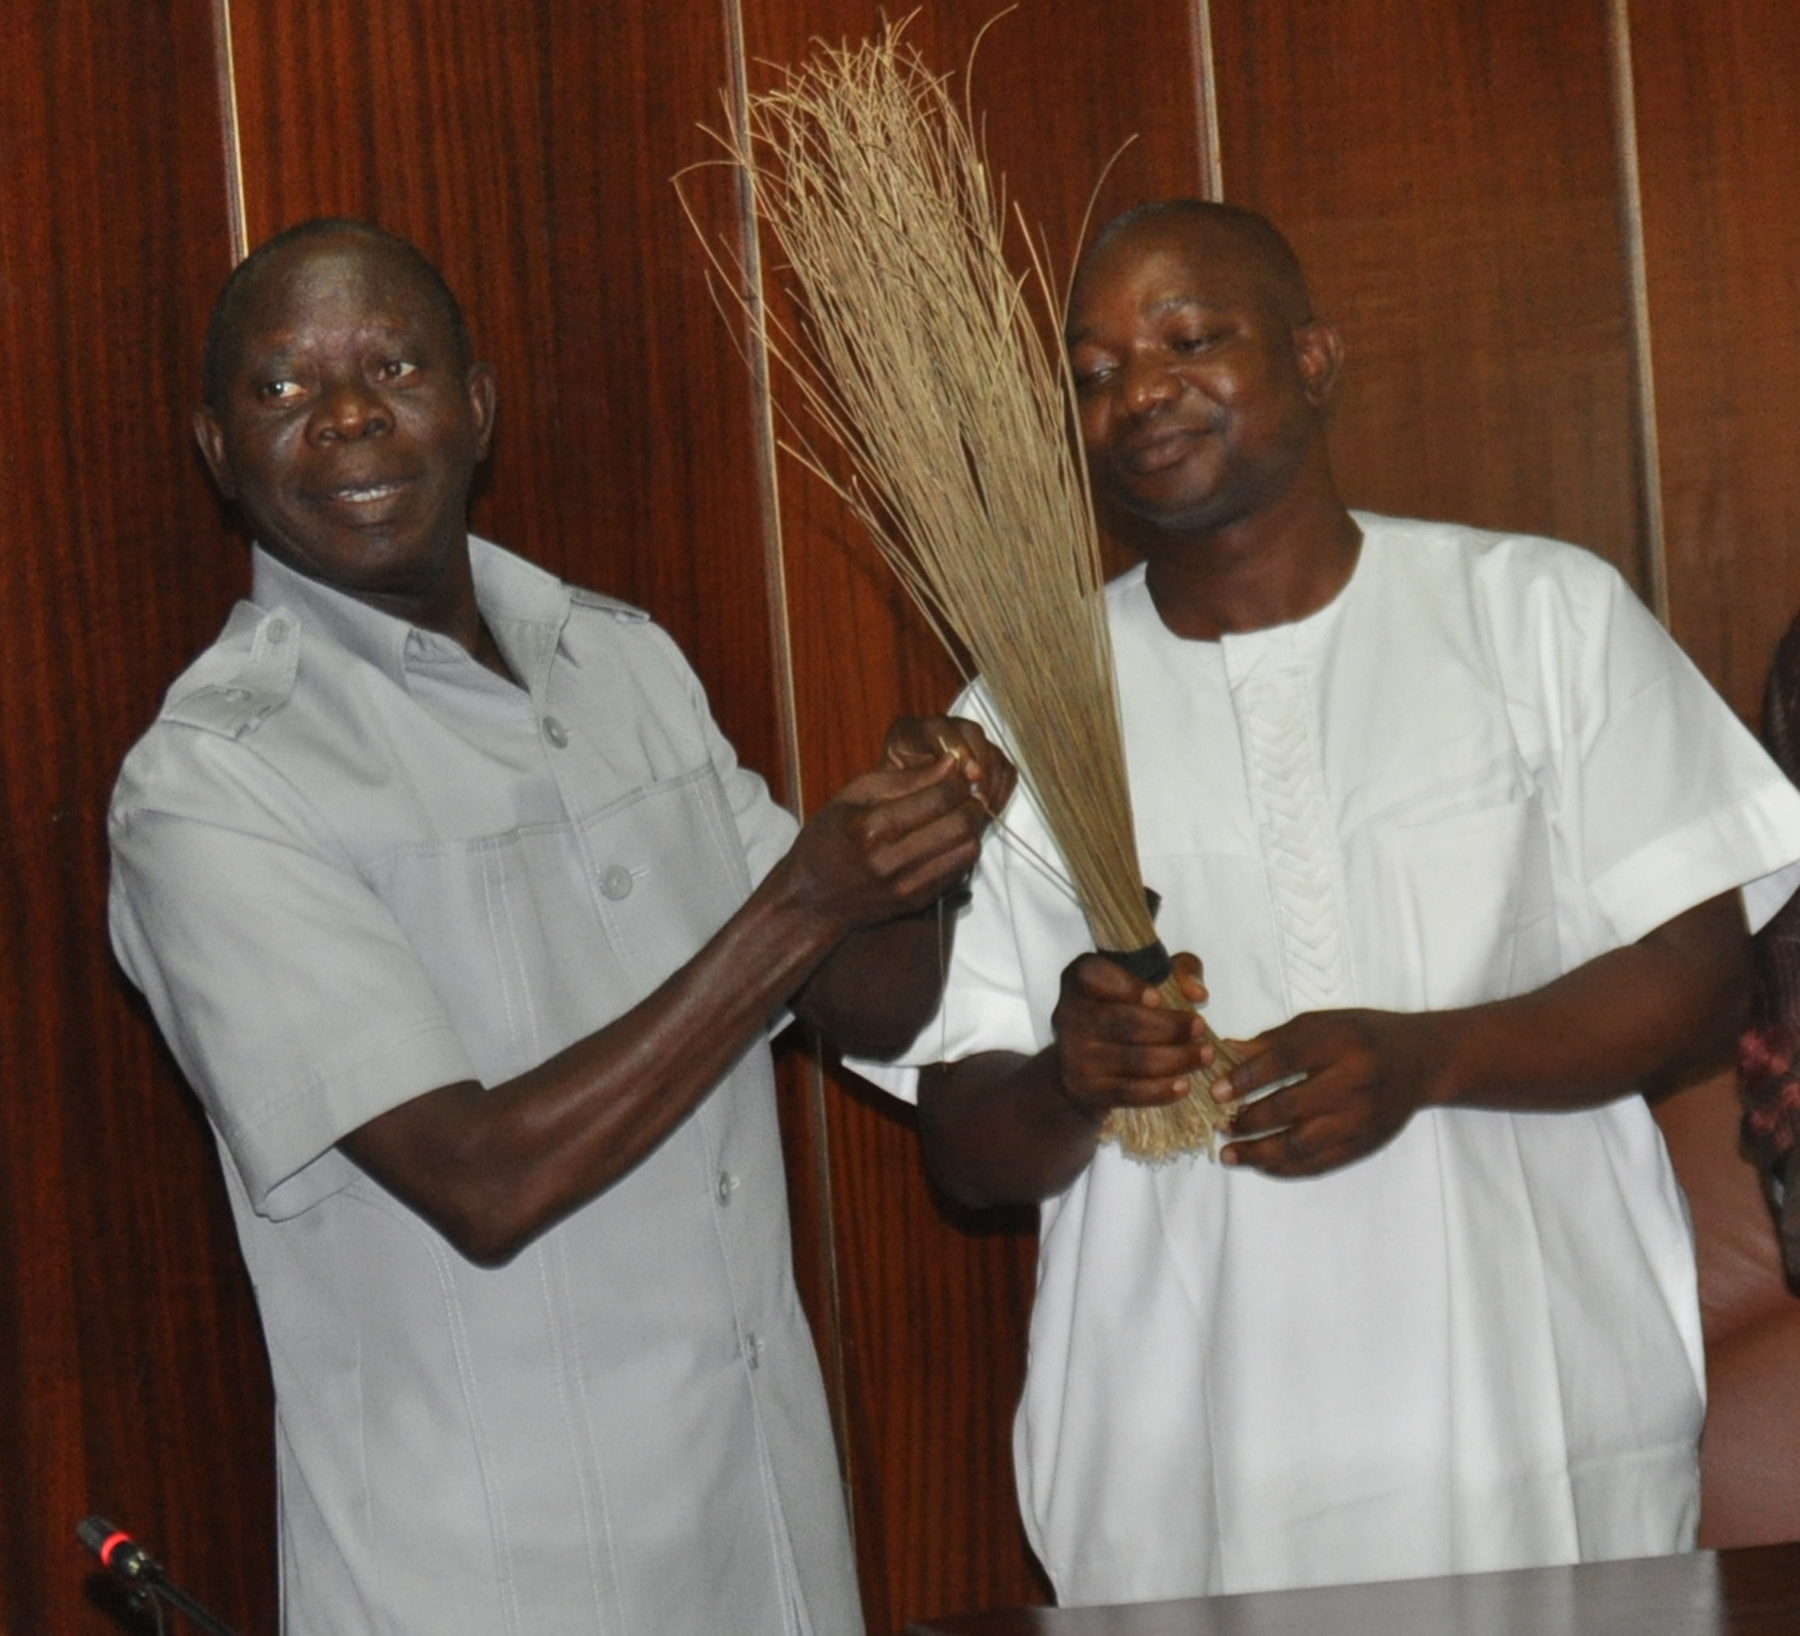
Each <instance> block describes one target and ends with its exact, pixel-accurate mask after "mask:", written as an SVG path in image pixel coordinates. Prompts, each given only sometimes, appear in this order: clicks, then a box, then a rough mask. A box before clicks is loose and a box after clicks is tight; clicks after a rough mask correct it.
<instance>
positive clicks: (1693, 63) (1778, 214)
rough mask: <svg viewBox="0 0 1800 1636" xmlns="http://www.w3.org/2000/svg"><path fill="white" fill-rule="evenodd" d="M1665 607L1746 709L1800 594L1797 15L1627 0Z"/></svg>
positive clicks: (1778, 3)
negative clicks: (1794, 397)
mask: <svg viewBox="0 0 1800 1636" xmlns="http://www.w3.org/2000/svg"><path fill="white" fill-rule="evenodd" d="M1632 60H1633V63H1634V65H1635V68H1636V104H1637V117H1638V152H1639V168H1640V173H1641V176H1642V195H1643V220H1644V242H1645V251H1646V260H1647V264H1648V277H1647V283H1648V291H1649V315H1650V333H1651V342H1652V345H1651V355H1652V359H1653V362H1654V365H1655V378H1656V404H1657V422H1658V430H1659V443H1660V446H1661V455H1662V460H1661V476H1662V488H1663V504H1664V508H1665V517H1666V523H1665V528H1666V533H1667V537H1668V574H1669V602H1670V614H1671V618H1670V623H1671V626H1672V628H1673V629H1674V632H1675V634H1676V637H1677V638H1678V639H1679V640H1680V641H1681V642H1682V644H1683V645H1684V646H1685V647H1686V648H1687V649H1688V651H1689V652H1690V653H1691V654H1692V655H1693V656H1694V658H1695V660H1696V662H1697V663H1698V664H1699V665H1700V667H1701V669H1702V670H1704V671H1705V672H1706V673H1707V675H1708V676H1709V677H1711V678H1712V680H1713V681H1714V682H1715V683H1716V684H1717V685H1718V686H1719V687H1720V688H1721V689H1722V690H1723V691H1724V693H1725V695H1726V697H1727V698H1728V699H1729V700H1730V701H1731V702H1732V704H1733V705H1734V706H1736V708H1737V709H1738V711H1739V712H1740V713H1742V714H1743V715H1745V716H1746V717H1747V718H1749V719H1752V720H1754V719H1755V718H1756V716H1757V715H1758V712H1759V707H1760V704H1761V698H1762V688H1763V684H1764V681H1765V678H1766V677H1767V674H1768V668H1769V661H1770V659H1771V657H1772V655H1773V653H1774V649H1775V643H1776V642H1777V640H1778V639H1779V638H1780V635H1781V632H1782V630H1783V628H1784V627H1785V626H1786V624H1787V622H1788V620H1790V619H1791V618H1792V617H1793V615H1794V613H1795V611H1796V609H1800V484H1796V482H1795V476H1794V474H1795V472H1796V471H1800V429H1797V428H1800V419H1797V418H1796V416H1795V414H1794V413H1793V411H1792V409H1791V407H1790V399H1791V394H1792V383H1793V381H1794V379H1795V375H1796V373H1797V372H1800V324H1797V323H1796V322H1795V321H1794V318H1793V314H1794V312H1795V310H1796V307H1797V305H1800V166H1796V164H1795V155H1796V154H1797V153H1800V26H1797V24H1796V18H1795V14H1794V11H1793V8H1792V7H1791V6H1789V5H1787V4H1784V3H1783V0H1720V3H1719V4H1717V5H1709V6H1707V7H1705V8H1704V9H1696V8H1692V7H1682V6H1645V5H1639V6H1634V7H1633V8H1632Z"/></svg>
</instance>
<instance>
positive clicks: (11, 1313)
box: [0, 0, 274, 1633]
mask: <svg viewBox="0 0 1800 1636" xmlns="http://www.w3.org/2000/svg"><path fill="white" fill-rule="evenodd" d="M0 17H3V22H0V49H3V50H4V54H5V60H6V64H7V69H6V80H7V85H6V91H5V94H4V95H5V119H6V134H5V159H4V162H3V163H0V383H3V387H0V609H3V610H4V615H3V617H4V621H5V626H4V629H5V637H4V641H0V760H3V764H4V780H3V794H0V801H3V803H4V824H5V834H6V837H7V843H8V849H9V866H8V887H7V890H6V891H5V892H4V893H3V894H0V974H3V975H0V985H3V989H0V991H3V992H4V995H5V1002H4V1004H5V1017H4V1022H3V1024H0V1077H3V1081H4V1084H5V1085H6V1087H7V1094H6V1096H5V1097H4V1099H0V1485H3V1487H4V1490H5V1494H6V1507H5V1517H6V1526H5V1528H4V1530H0V1628H5V1629H8V1630H14V1631H34V1632H44V1633H60V1632H72V1631H93V1632H98V1631H103V1630H114V1629H116V1628H117V1626H116V1624H115V1623H114V1622H113V1620H112V1618H111V1617H110V1616H109V1615H108V1614H107V1613H106V1611H105V1605H106V1603H107V1602H108V1601H110V1603H111V1605H112V1606H114V1607H115V1608H116V1606H117V1603H118V1598H117V1597H116V1596H107V1595H106V1594H104V1593H102V1594H101V1595H100V1596H99V1597H98V1598H97V1599H96V1597H95V1596H93V1595H91V1594H90V1585H89V1581H90V1579H91V1578H93V1579H94V1580H95V1583H96V1585H98V1583H99V1581H98V1579H97V1575H98V1566H97V1564H95V1563H94V1562H93V1560H92V1559H91V1558H90V1557H88V1556H87V1554H86V1553H85V1552H83V1551H82V1550H81V1549H80V1548H79V1547H78V1546H77V1545H76V1543H75V1539H74V1529H75V1525H76V1523H77V1522H78V1521H79V1520H80V1519H81V1518H82V1517H83V1516H85V1515H87V1514H88V1513H90V1512H102V1513H105V1514H106V1515H108V1516H110V1517H111V1518H112V1520H113V1521H115V1522H117V1523H119V1524H121V1525H123V1526H126V1527H129V1528H131V1529H133V1530H135V1531H136V1532H137V1533H138V1534H139V1535H140V1536H141V1537H142V1538H143V1540H144V1541H145V1543H146V1544H147V1545H148V1546H150V1547H151V1548H152V1549H153V1550H154V1551H155V1552H156V1554H157V1555H159V1556H160V1557H162V1558H163V1560H164V1561H165V1562H166V1563H167V1564H168V1565H169V1567H170V1569H171V1571H172V1573H174V1574H175V1575H176V1576H177V1578H178V1580H179V1581H180V1582H181V1583H183V1584H184V1585H186V1586H187V1588H188V1589H189V1590H190V1591H191V1592H192V1594H194V1595H196V1596H198V1597H199V1598H201V1600H203V1601H204V1602H206V1603H208V1604H209V1605H210V1606H212V1607H213V1608H215V1609H216V1610H217V1611H218V1613H219V1614H220V1615H221V1616H223V1617H225V1618H227V1619H230V1620H233V1621H236V1622H237V1623H239V1624H240V1625H242V1626H243V1627H245V1628H246V1629H248V1630H254V1629H269V1628H271V1627H272V1621H273V1610H274V1561H273V1556H272V1554H271V1552H270V1551H269V1549H268V1541H269V1537H270V1531H269V1527H268V1522H267V1518H268V1514H269V1510H270V1507H271V1504H272V1494H271V1482H270V1452H271V1451H270V1444H269V1433H268V1428H269V1402H268V1385H267V1370H266V1366H265V1364H264V1362H263V1358H262V1349H261V1344H260V1341H259V1339H258V1338H257V1334H256V1330H255V1326H254V1319H253V1315H252V1311H251V1303H250V1298H249V1290H248V1284H247V1280H246V1278H245V1276H244V1273H243V1271H242V1268H241V1265H240V1264H239V1262H238V1260H237V1255H236V1250H235V1244H234V1240H233V1236H232V1232H231V1227H230V1223H229V1219H228V1216H227V1212H226V1210H225V1205H224V1196H223V1189H222V1186H221V1184H220V1182H219V1180H218V1177H217V1174H216V1166H215V1162H214V1159H213V1156H212V1150H211V1143H210V1141H209V1140H208V1139H207V1137H206V1134H205V1131H204V1128H203V1125H202V1123H201V1121H200V1120H199V1118H198V1116H197V1114H196V1112H195V1110H194V1109H193V1107H192V1105H191V1103H188V1102H186V1101H185V1099H184V1092H183V1091H182V1090H181V1088H180V1086H179V1081H178V1079H177V1077H176V1075H175V1074H174V1073H173V1071H172V1070H171V1068H170V1067H169V1065H168V1063H167V1061H166V1059H165V1058H164V1057H163V1055H162V1053H161V1050H160V1048H159V1047H158V1045H157V1044H156V1040H155V1035H154V1031H153V1030H152V1029H151V1028H150V1027H149V1026H148V1024H147V1022H146V1020H145V1019H144V1017H143V1016H142V1015H141V1014H140V1011H139V1009H138V1008H137V1006H136V1005H135V1003H134V1001H133V998H132V997H131V996H130V994H129V992H128V989H127V985H126V984H125V982H124V980H123V979H122V978H121V977H120V976H119V975H118V973H117V972H116V970H115V969H114V967H113V965H112V961H111V957H110V955H109V953H108V946H107V936H106V925H105V882H106V867H107V863H106V840H105V827H104V816H105V809H106V802H107V796H108V793H109V791H110V788H111V784H112V779H113V775H114V773H115V771H116V770H117V767H118V763H119V761H120V759H121V757H122V756H123V755H124V753H125V750H126V748H127V747H128V746H129V744H130V743H131V742H132V740H133V739H134V738H135V737H136V736H137V734H138V733H139V732H140V731H141V730H142V729H143V727H144V726H145V724H146V723H147V722H148V721H149V719H150V718H151V716H152V715H153V714H154V712H155V709H156V704H157V701H158V699H159V697H160V696H161V693H162V690H163V688H164V687H165V686H166V685H167V684H168V682H169V681H170V680H171V679H172V678H173V676H174V674H175V673H176V671H178V670H179V669H180V668H181V667H182V666H183V665H184V664H185V663H186V662H187V660H188V659H189V658H190V657H191V656H192V655H193V653H194V652H195V651H196V650H197V649H198V648H199V647H200V646H201V645H202V644H203V642H204V641H205V640H206V638H207V637H208V636H209V635H210V634H211V631H212V630H213V628H214V627H215V625H216V623H217V620H218V617H219V612H220V609H221V607H222V605H224V604H226V603H228V602H229V601H230V599H231V598H232V596H233V595H235V594H236V592H237V590H238V588H239V587H240V585H241V583H242V579H243V575H242V571H241V564H240V552H239V550H238V548H237V547H236V546H235V544H234V543H233V542H232V541H231V540H230V538H229V537H228V535H227V534H226V531H225V530H224V528H223V527H222V526H221V524H220V521H219V518H218V516H217V513H216V510H215V508H214V506H213V504H212V501H211V498H210V496H209V493H208V491H207V488H206V485H205V482H204V479H203V477H202V475H201V472H200V469H199V465H198V461H197V459H196V458H195V456H194V453H193V450H192V447H191V443H190V439H189V434H188V427H187V412H186V408H187V404H188V402H189V401H190V400H191V398H192V396H193V395H194V389H195V382H196V379H197V363H198V355H199V340H200V332H201V326H202V322H203V319H204V315H205V310H206V304H207V301H208V299H209V296H210V289H209V286H210V284H211V282H212V279H213V277H214V276H215V275H216V273H217V272H218V270H220V269H221V268H222V266H223V265H224V252H225V243H226V215H225V196H224V189H223V175H222V168H221V164H220V157H219V155H220V147H219V136H218V120H217V113H216V102H215V97H214V74H213V57H212V31H211V20H210V8H209V6H208V5H207V4H206V3H205V0H146V3H144V4H141V5H138V4H134V5H131V6H117V5H111V4H105V3H100V0H63V3H59V4H57V5H29V6H27V5H20V4H8V5H7V6H5V8H4V10H3V13H0Z"/></svg>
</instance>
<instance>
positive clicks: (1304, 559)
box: [1145, 494, 1362, 642]
mask: <svg viewBox="0 0 1800 1636" xmlns="http://www.w3.org/2000/svg"><path fill="white" fill-rule="evenodd" d="M1361 544H1362V530H1361V529H1359V528H1358V527H1357V526H1356V520H1355V519H1354V518H1353V517H1352V516H1351V515H1350V513H1349V512H1348V511H1347V510H1346V509H1345V508H1344V506H1343V504H1342V503H1341V502H1340V501H1339V500H1338V499H1337V497H1336V495H1335V494H1333V495H1331V496H1329V497H1328V499H1322V500H1321V501H1319V502H1314V503H1306V504H1300V505H1295V506H1283V507H1279V508H1275V509H1272V510H1269V511H1265V512H1261V513H1259V514H1257V515H1256V516H1254V517H1247V518H1243V519H1241V520H1239V521H1236V522H1232V523H1228V524H1225V525H1223V526H1221V527H1219V528H1214V529H1208V530H1205V531H1202V532H1197V533H1193V534H1188V535H1183V536H1165V537H1163V538H1161V539H1159V540H1157V541H1155V542H1154V543H1152V544H1150V546H1149V547H1148V549H1147V550H1146V552H1145V555H1146V558H1147V559H1148V560H1147V566H1146V569H1145V583H1146V584H1147V585H1148V587H1149V590H1150V597H1151V600H1152V602H1154V603H1155V605H1156V611H1157V614H1158V616H1159V617H1160V618H1161V619H1162V622H1163V624H1164V625H1166V626H1167V627H1168V628H1169V630H1171V631H1172V632H1174V634H1175V635H1177V636H1181V637H1186V638H1189V639H1190V640H1194V641H1206V642H1216V641H1217V640H1218V639H1219V638H1220V637H1222V636H1230V635H1237V634H1240V633H1242V632H1245V631H1257V630H1267V629H1269V628H1270V627H1271V626H1274V625H1289V624H1292V623H1294V622H1295V621H1296V620H1300V619H1305V618H1306V617H1307V616H1308V615H1309V614H1314V613H1317V612H1318V611H1319V610H1320V609H1321V608H1324V607H1326V606H1328V605H1329V604H1330V603H1331V602H1332V601H1333V600H1334V599H1335V598H1336V597H1337V595H1338V593H1339V592H1340V591H1342V590H1343V588H1344V587H1345V586H1346V585H1347V584H1348V583H1349V582H1350V576H1351V575H1352V574H1353V573H1354V572H1355V570H1356V559H1357V553H1358V551H1359V549H1360V547H1361Z"/></svg>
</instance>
